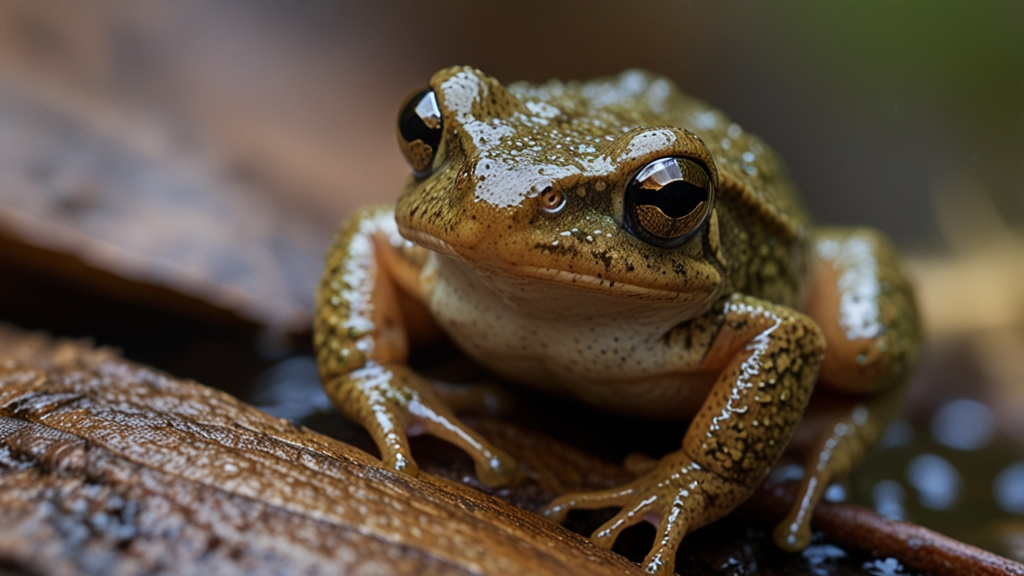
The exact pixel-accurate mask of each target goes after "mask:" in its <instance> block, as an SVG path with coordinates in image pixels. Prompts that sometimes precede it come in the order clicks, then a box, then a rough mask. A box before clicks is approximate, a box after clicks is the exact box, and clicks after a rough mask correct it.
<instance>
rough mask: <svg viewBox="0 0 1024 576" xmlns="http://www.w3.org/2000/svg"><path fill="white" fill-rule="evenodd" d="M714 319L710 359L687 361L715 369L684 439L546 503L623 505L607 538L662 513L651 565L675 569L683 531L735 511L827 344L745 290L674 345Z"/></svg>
mask: <svg viewBox="0 0 1024 576" xmlns="http://www.w3.org/2000/svg"><path fill="white" fill-rule="evenodd" d="M709 321H711V323H712V324H714V325H715V326H717V335H716V336H715V337H714V340H713V341H712V342H710V343H709V344H706V345H705V346H704V347H703V349H702V350H700V352H701V354H700V356H701V357H703V360H697V361H696V362H694V364H693V365H691V366H690V367H689V368H690V369H691V370H702V371H712V372H715V373H717V374H718V377H717V378H716V380H715V384H714V386H713V387H712V389H711V392H710V394H709V396H708V397H707V399H706V400H705V401H704V404H703V405H702V406H701V408H700V410H699V411H698V413H697V416H696V417H695V418H694V420H693V422H692V423H691V424H690V427H689V428H688V430H687V432H686V435H685V437H684V438H683V446H682V449H681V450H679V451H677V452H673V453H671V454H668V455H667V456H665V457H664V458H662V459H661V461H660V462H659V463H658V464H657V466H656V467H655V468H654V469H653V470H652V471H650V472H649V473H648V474H646V475H645V476H642V477H640V478H637V479H636V480H634V481H633V482H631V483H629V484H627V485H625V486H622V487H619V488H616V489H613V490H605V491H601V492H593V493H584V494H567V495H564V496H561V497H559V498H558V499H556V500H555V501H554V502H552V503H551V504H550V505H549V506H548V508H547V509H546V510H545V515H547V516H548V517H549V518H552V519H553V520H556V521H557V520H561V519H563V518H564V517H565V514H566V513H567V512H568V511H569V510H570V509H574V508H586V509H590V508H603V507H607V506H616V507H622V510H621V511H620V512H619V513H618V514H617V515H616V516H615V517H613V518H612V519H611V520H610V521H609V522H608V523H606V524H605V525H604V526H602V527H601V528H599V529H598V530H597V531H596V532H594V534H593V535H592V536H591V539H592V540H593V541H594V543H595V544H597V545H599V546H604V547H610V546H611V544H612V543H613V542H614V540H615V538H616V537H617V536H618V534H619V533H620V532H621V531H622V530H623V529H624V528H626V527H628V526H631V525H633V524H636V523H637V522H640V521H642V520H644V519H645V518H655V519H657V523H658V536H657V537H656V539H655V546H654V548H653V549H652V550H651V552H650V553H649V554H648V556H647V558H646V559H645V560H644V567H645V569H646V570H647V571H648V572H651V573H658V574H668V573H671V571H672V564H673V561H674V560H673V559H674V558H675V552H676V548H677V547H678V545H679V542H680V540H681V539H682V538H683V536H685V535H686V533H687V532H689V531H692V530H695V529H697V528H699V527H701V526H703V525H705V524H708V523H709V522H713V521H715V520H717V519H719V518H721V517H722V516H724V515H725V514H728V513H729V512H730V511H731V510H733V509H734V508H735V507H736V506H738V505H739V504H741V503H742V502H743V501H745V500H746V499H747V498H748V497H749V496H750V494H751V493H752V492H753V490H754V488H755V487H756V486H757V485H758V484H759V483H760V482H761V480H762V479H763V478H764V476H765V475H766V474H767V473H768V470H769V469H770V467H771V466H772V464H773V463H774V462H775V461H776V459H777V458H778V456H779V455H780V454H781V452H782V450H783V448H784V447H785V445H786V442H787V441H788V440H789V438H790V435H791V434H792V433H793V430H794V429H795V427H796V425H797V423H798V422H799V421H800V417H801V415H802V414H803V412H804V408H805V406H806V405H807V402H808V400H809V398H810V396H811V390H812V389H813V387H814V378H815V376H816V375H817V372H818V366H819V364H820V362H821V357H822V352H823V350H824V340H823V338H822V336H821V332H820V331H819V330H818V327H817V326H816V325H815V324H814V322H812V321H811V320H810V319H809V318H807V317H806V316H804V315H803V314H800V313H798V312H794V311H793V310H789V309H787V308H784V307H781V306H777V305H775V304H771V303H768V302H764V301H761V300H757V299H754V298H750V297H746V296H735V297H732V298H730V299H729V300H728V301H727V302H726V303H725V307H724V310H720V311H719V312H714V313H712V315H709V316H708V317H705V318H700V319H697V320H695V321H694V322H692V323H690V324H689V325H688V326H684V327H680V329H679V331H686V330H689V329H693V333H692V334H691V336H692V337H690V338H688V337H686V335H685V334H672V335H670V337H669V339H668V342H669V345H670V346H671V345H672V343H673V342H695V341H700V340H701V338H702V335H704V334H707V333H708V328H709V324H708V322H709ZM711 333H715V331H712V332H711ZM677 336H682V337H679V338H677ZM703 352H706V354H703ZM679 353H680V355H688V354H689V355H693V350H690V349H687V348H685V347H681V348H680V349H679Z"/></svg>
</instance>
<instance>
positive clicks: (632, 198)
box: [624, 157, 715, 248]
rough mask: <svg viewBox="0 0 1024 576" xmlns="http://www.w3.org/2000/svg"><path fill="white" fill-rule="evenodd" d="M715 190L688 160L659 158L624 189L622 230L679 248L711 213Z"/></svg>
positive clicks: (660, 244) (644, 168)
mask: <svg viewBox="0 0 1024 576" xmlns="http://www.w3.org/2000/svg"><path fill="white" fill-rule="evenodd" d="M714 201H715V187H714V184H713V183H712V181H711V177H710V176H709V175H708V171H707V170H706V169H705V168H704V167H703V166H701V165H700V164H698V163H697V162H694V161H693V160H690V159H689V158H678V157H672V158H660V159H658V160H655V161H653V162H651V163H650V164H648V165H646V166H644V167H643V168H642V169H641V170H640V171H639V172H637V174H636V176H634V177H633V179H632V180H630V181H629V184H628V185H627V186H626V197H625V202H626V205H625V210H624V215H625V224H626V229H627V230H628V231H629V232H630V234H632V235H633V236H636V237H637V238H639V239H641V240H643V241H644V242H647V243H648V244H653V245H654V246H659V247H661V248H674V247H676V246H679V245H680V244H682V243H683V242H685V241H686V240H687V239H689V238H690V237H691V236H693V235H694V233H696V232H697V229H698V228H700V225H701V224H703V223H704V221H705V220H706V219H707V217H708V215H709V214H710V213H711V205H712V204H713V203H714Z"/></svg>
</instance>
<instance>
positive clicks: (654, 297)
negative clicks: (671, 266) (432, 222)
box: [399, 226, 706, 302]
mask: <svg viewBox="0 0 1024 576" xmlns="http://www.w3.org/2000/svg"><path fill="white" fill-rule="evenodd" d="M399 232H400V233H401V235H402V236H404V237H405V238H406V239H408V240H410V241H412V242H413V243H415V244H418V245H420V246H422V247H424V248H427V249H428V250H433V251H434V252H437V253H439V254H443V255H445V256H450V257H452V258H455V259H456V260H459V261H462V262H465V263H466V264H467V265H469V266H471V267H473V268H476V269H478V270H480V271H481V272H484V273H487V274H493V275H495V276H513V277H515V278H524V279H532V280H539V281H542V282H551V283H554V284H559V285H563V286H573V287H574V288H579V289H584V290H591V291H594V292H601V293H604V294H610V295H615V296H620V297H623V298H632V299H638V300H647V301H657V302H681V301H683V302H692V301H694V299H695V297H698V298H699V296H700V295H704V294H705V292H706V291H705V290H700V289H697V290H689V291H673V290H661V289H658V288H647V287H644V286H637V285H636V284H628V283H625V282H618V281H615V280H610V279H608V278H599V277H597V276H592V275H589V274H580V273H578V272H567V271H565V270H560V269H557V268H545V267H539V266H528V265H523V264H515V263H512V262H507V261H501V262H495V263H485V262H482V261H481V260H480V259H479V258H476V257H474V256H475V254H473V252H472V250H459V249H458V248H456V247H455V246H452V245H451V244H449V243H448V242H445V241H444V240H441V239H440V238H438V237H436V236H433V235H431V234H428V233H426V232H423V231H420V230H413V229H409V228H405V227H402V226H399Z"/></svg>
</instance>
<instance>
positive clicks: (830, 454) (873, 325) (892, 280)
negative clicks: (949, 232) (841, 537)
mask: <svg viewBox="0 0 1024 576" xmlns="http://www.w3.org/2000/svg"><path fill="white" fill-rule="evenodd" d="M814 248H815V250H814V251H815V262H814V273H813V282H812V285H811V291H810V295H809V300H808V306H807V312H808V314H809V315H810V316H811V317H812V318H814V320H815V321H816V322H817V323H818V325H819V326H821V328H822V331H823V332H824V334H825V340H826V342H827V348H826V351H825V361H824V362H823V363H822V366H821V375H820V377H819V391H818V392H817V393H815V397H814V399H812V401H811V406H810V407H809V408H808V411H807V412H808V416H807V418H806V419H805V423H804V424H802V425H801V430H800V432H799V434H798V439H797V442H796V443H797V444H800V446H794V448H795V449H796V450H798V451H799V452H800V456H801V457H802V459H803V461H804V470H805V473H804V478H803V481H802V482H801V485H800V488H799V491H798V492H797V498H796V501H795V503H794V505H793V509H792V510H791V511H790V513H789V514H788V516H787V517H786V518H785V519H784V520H783V521H782V522H781V523H780V524H779V525H778V526H777V527H776V529H775V541H776V543H777V544H778V545H779V546H780V547H781V548H783V549H786V550H791V551H795V550H801V549H803V548H804V547H806V546H807V545H808V544H809V543H810V538H811V531H810V521H811V515H812V513H813V512H814V507H815V506H816V505H817V504H818V502H819V501H820V500H821V497H822V495H823V494H824V492H825V489H826V488H827V487H828V486H829V484H831V483H832V482H834V481H837V480H842V479H843V478H845V477H846V476H847V475H848V474H849V473H850V471H852V470H853V469H854V468H856V467H857V465H858V464H859V463H860V462H861V460H863V458H864V456H865V454H866V453H867V452H868V451H869V450H870V449H871V447H872V446H874V444H875V443H876V442H877V441H878V438H879V437H880V436H881V433H882V431H883V430H884V428H885V426H886V425H887V424H888V422H889V421H890V420H891V419H892V418H893V417H895V415H896V414H897V412H898V411H899V406H900V401H901V400H902V397H903V392H904V389H905V388H906V381H907V379H908V376H909V370H910V368H911V366H912V365H913V363H914V361H915V359H916V357H917V347H918V341H919V338H920V334H919V328H918V318H917V310H916V307H915V305H914V298H913V293H912V292H911V289H910V285H909V283H908V282H907V281H906V279H905V278H904V277H903V275H902V274H901V273H900V270H899V265H898V262H897V258H896V253H895V251H894V250H893V248H892V246H891V245H890V244H889V243H888V241H886V239H885V238H884V237H883V236H882V235H881V234H879V233H878V232H876V231H873V230H870V229H863V228H861V229H825V230H822V231H820V232H819V233H818V234H817V235H816V238H815V244H814ZM837 392H838V393H837Z"/></svg>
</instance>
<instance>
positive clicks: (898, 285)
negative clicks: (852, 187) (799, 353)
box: [806, 228, 920, 393]
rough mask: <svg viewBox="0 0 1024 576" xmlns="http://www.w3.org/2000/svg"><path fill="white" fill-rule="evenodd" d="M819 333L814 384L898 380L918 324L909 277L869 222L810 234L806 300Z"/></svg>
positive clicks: (841, 387)
mask: <svg viewBox="0 0 1024 576" xmlns="http://www.w3.org/2000/svg"><path fill="white" fill-rule="evenodd" d="M806 312H807V315H808V316H810V317H811V318H813V319H814V321H815V322H817V323H818V326H820V327H821V329H822V332H824V334H825V341H826V342H827V350H826V352H825V361H824V362H823V363H822V365H821V376H820V378H819V382H820V385H821V386H824V387H827V388H830V389H832V390H837V391H841V392H848V393H865V392H875V391H878V390H883V389H886V388H889V387H892V386H894V385H896V384H898V383H900V382H902V381H904V380H905V379H906V377H907V375H908V373H909V371H910V368H911V367H912V366H913V364H914V362H915V360H916V359H917V351H918V343H919V341H920V326H919V321H918V316H917V307H916V304H915V302H914V294H913V291H912V290H911V288H910V283H909V282H907V279H906V278H905V277H904V276H903V274H902V272H901V271H900V268H899V261H898V259H897V256H896V252H895V250H894V249H893V247H892V245H891V244H890V243H889V242H888V240H887V239H886V238H885V236H883V235H882V234H881V233H879V232H877V231H875V230H872V229H869V228H845V229H844V228H826V229H823V230H820V231H818V232H817V233H816V234H815V238H814V260H813V273H812V279H811V285H810V292H809V294H808V301H807V306H806Z"/></svg>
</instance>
